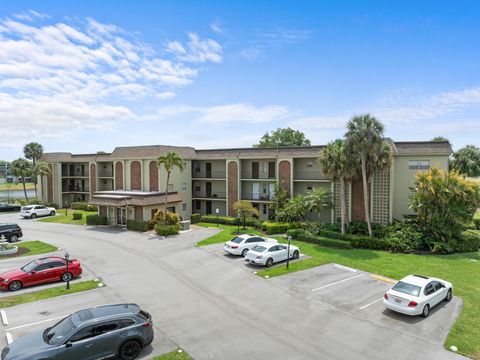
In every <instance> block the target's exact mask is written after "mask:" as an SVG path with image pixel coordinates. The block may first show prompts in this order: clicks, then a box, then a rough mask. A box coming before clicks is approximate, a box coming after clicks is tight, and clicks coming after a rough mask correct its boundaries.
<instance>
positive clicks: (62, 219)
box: [38, 209, 97, 225]
mask: <svg viewBox="0 0 480 360" xmlns="http://www.w3.org/2000/svg"><path fill="white" fill-rule="evenodd" d="M74 214H82V216H81V218H79V219H74ZM96 214H97V212H96V211H85V210H68V213H67V215H65V211H64V210H61V209H58V210H57V215H56V216H50V217H46V218H43V219H39V220H38V221H41V222H49V223H60V224H75V225H85V224H86V218H87V216H88V215H96Z"/></svg>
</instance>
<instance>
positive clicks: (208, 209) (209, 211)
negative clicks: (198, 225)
mask: <svg viewBox="0 0 480 360" xmlns="http://www.w3.org/2000/svg"><path fill="white" fill-rule="evenodd" d="M205 204H206V210H205V212H206V214H207V215H211V214H212V202H211V201H208V200H207V201H205Z"/></svg>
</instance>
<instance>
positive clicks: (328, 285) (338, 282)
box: [312, 274, 364, 291]
mask: <svg viewBox="0 0 480 360" xmlns="http://www.w3.org/2000/svg"><path fill="white" fill-rule="evenodd" d="M363 275H364V274H360V275H355V276H352V277H349V278H346V279H343V280H340V281H335V282H334V283H331V284H327V285H323V286H320V287H319V288H316V289H312V291H317V290H322V289H325V288H327V287H330V286H333V285H337V284H340V283H343V282H345V281H349V280H353V279H356V278H358V277H360V276H363Z"/></svg>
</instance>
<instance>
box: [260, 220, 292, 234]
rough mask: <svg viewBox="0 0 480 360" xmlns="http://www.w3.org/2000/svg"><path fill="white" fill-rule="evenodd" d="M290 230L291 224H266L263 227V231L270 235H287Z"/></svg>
mask: <svg viewBox="0 0 480 360" xmlns="http://www.w3.org/2000/svg"><path fill="white" fill-rule="evenodd" d="M289 228H290V225H289V224H287V223H277V222H265V223H263V226H262V230H263V231H265V232H266V233H267V234H268V235H274V234H285V233H286V232H287V230H288V229H289Z"/></svg>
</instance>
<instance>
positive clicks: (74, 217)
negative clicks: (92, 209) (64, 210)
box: [72, 212, 83, 220]
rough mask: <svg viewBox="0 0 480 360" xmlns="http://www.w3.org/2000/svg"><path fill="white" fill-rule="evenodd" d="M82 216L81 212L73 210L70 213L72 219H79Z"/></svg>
mask: <svg viewBox="0 0 480 360" xmlns="http://www.w3.org/2000/svg"><path fill="white" fill-rule="evenodd" d="M82 217H83V213H81V212H74V213H73V214H72V219H73V220H81V219H82Z"/></svg>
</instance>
